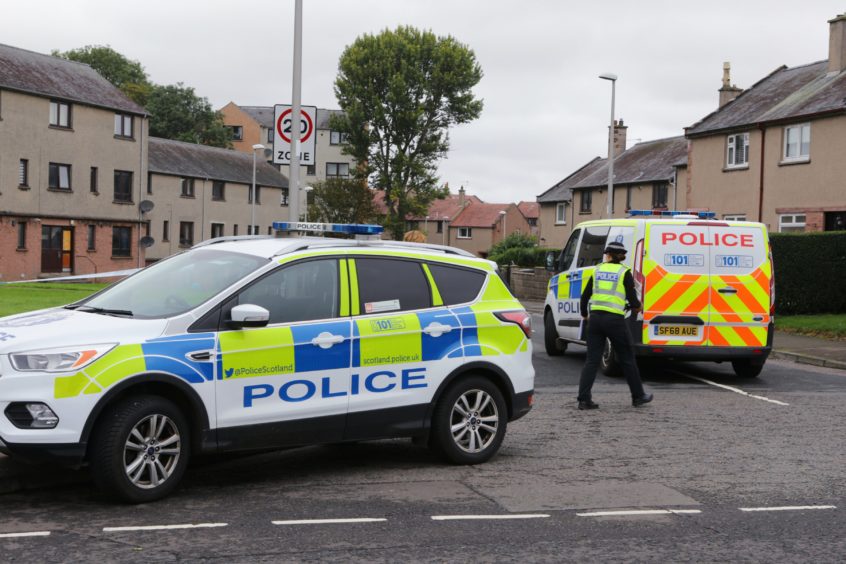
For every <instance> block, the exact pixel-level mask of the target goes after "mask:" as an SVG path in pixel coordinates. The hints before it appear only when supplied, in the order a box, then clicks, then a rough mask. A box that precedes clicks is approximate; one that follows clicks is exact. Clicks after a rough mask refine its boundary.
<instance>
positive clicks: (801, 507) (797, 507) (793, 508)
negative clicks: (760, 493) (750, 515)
mask: <svg viewBox="0 0 846 564" xmlns="http://www.w3.org/2000/svg"><path fill="white" fill-rule="evenodd" d="M806 509H837V506H835V505H792V506H791V505H786V506H784V507H741V508H740V510H741V511H805V510H806Z"/></svg>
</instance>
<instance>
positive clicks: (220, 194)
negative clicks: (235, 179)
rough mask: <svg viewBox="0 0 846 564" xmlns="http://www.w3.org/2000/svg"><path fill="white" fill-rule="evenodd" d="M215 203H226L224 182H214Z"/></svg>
mask: <svg viewBox="0 0 846 564" xmlns="http://www.w3.org/2000/svg"><path fill="white" fill-rule="evenodd" d="M211 199H212V201H213V202H225V201H226V182H224V181H223V180H212V197H211Z"/></svg>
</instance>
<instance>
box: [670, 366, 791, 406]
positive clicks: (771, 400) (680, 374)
mask: <svg viewBox="0 0 846 564" xmlns="http://www.w3.org/2000/svg"><path fill="white" fill-rule="evenodd" d="M668 372H672V373H673V374H678V375H679V376H684V377H685V378H690V379H692V380H699V381H700V382H704V383H705V384H710V385H711V386H716V387H718V388H722V389H724V390H728V391H730V392H734V393H736V394H740V395H742V396H746V397H749V398H752V399H757V400H761V401H768V402H770V403H774V404H776V405H790V404H789V403H785V402H783V401H778V400H774V399H770V398H765V397H764V396H756V395H755V394H750V393H749V392H745V391H743V390H741V389H740V388H735V387H733V386H726V385H725V384H718V383H717V382H712V381H711V380H706V379H705V378H700V377H699V376H691V375H690V374H685V373H683V372H676V371H675V370H670V371H668Z"/></svg>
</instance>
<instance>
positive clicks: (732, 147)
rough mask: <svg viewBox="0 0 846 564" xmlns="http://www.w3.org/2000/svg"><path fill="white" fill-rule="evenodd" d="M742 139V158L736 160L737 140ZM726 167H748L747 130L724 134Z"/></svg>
mask: <svg viewBox="0 0 846 564" xmlns="http://www.w3.org/2000/svg"><path fill="white" fill-rule="evenodd" d="M738 139H741V140H742V141H743V160H742V161H739V160H738V145H737V141H738ZM726 168H727V169H729V168H731V169H736V168H749V132H748V131H746V132H743V133H732V134H731V135H727V136H726Z"/></svg>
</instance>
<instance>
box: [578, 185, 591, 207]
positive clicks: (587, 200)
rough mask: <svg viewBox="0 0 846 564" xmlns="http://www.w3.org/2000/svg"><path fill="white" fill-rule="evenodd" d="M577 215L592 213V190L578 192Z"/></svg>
mask: <svg viewBox="0 0 846 564" xmlns="http://www.w3.org/2000/svg"><path fill="white" fill-rule="evenodd" d="M579 192H580V197H579V213H593V190H590V189H588V190H579Z"/></svg>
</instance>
